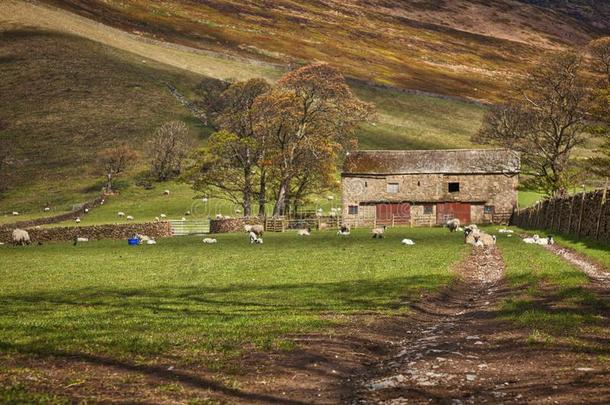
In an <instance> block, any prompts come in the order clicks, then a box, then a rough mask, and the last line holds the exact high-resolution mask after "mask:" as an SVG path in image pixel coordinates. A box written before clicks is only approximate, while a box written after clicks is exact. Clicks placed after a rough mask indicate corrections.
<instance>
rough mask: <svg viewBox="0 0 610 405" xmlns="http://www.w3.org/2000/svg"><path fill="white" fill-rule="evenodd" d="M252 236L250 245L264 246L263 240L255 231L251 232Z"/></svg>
mask: <svg viewBox="0 0 610 405" xmlns="http://www.w3.org/2000/svg"><path fill="white" fill-rule="evenodd" d="M249 235H250V243H251V244H252V243H258V244H262V243H263V238H261V237H260V236H259V235H257V234H256V233H255V232H254V231H250V232H249Z"/></svg>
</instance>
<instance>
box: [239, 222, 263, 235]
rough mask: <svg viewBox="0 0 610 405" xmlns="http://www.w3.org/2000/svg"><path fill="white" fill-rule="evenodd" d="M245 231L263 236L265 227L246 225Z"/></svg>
mask: <svg viewBox="0 0 610 405" xmlns="http://www.w3.org/2000/svg"><path fill="white" fill-rule="evenodd" d="M244 231H246V233H250V232H254V233H255V234H256V236H257V237H261V236H263V233H264V232H265V227H264V226H263V225H244Z"/></svg>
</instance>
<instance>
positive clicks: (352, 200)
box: [342, 174, 518, 222]
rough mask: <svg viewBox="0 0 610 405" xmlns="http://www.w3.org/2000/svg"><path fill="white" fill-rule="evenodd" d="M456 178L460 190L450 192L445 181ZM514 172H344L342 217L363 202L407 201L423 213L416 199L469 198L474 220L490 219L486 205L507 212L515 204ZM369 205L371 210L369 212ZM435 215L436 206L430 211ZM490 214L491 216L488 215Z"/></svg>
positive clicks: (451, 199)
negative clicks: (394, 187) (391, 187)
mask: <svg viewBox="0 0 610 405" xmlns="http://www.w3.org/2000/svg"><path fill="white" fill-rule="evenodd" d="M454 182H457V183H459V184H460V191H459V192H454V193H450V192H449V191H448V190H449V188H448V184H449V183H454ZM388 183H397V184H398V192H397V193H389V192H388V190H387V185H388ZM517 186H518V176H517V175H504V174H464V175H443V174H413V175H388V176H377V175H369V176H355V175H349V176H346V175H344V176H343V178H342V201H343V209H342V213H343V217H344V218H350V217H351V216H350V215H349V211H348V207H349V206H350V205H359V204H360V203H362V202H410V203H411V204H412V215H419V214H420V212H419V211H420V210H421V211H422V212H421V215H423V205H420V204H418V203H437V202H469V203H472V204H473V205H472V211H471V217H472V219H473V221H475V220H476V221H480V222H484V221H485V220H487V219H489V220H491V215H489V214H484V212H483V209H484V206H485V205H493V206H494V207H495V211H496V212H501V213H510V212H512V211H513V209H514V208H515V207H516V206H517ZM362 208H365V207H362V206H360V208H359V213H358V215H373V216H374V209H375V207H374V206H369V207H366V208H367V209H366V210H362ZM370 209H372V211H373V212H372V213H371V212H369V211H370ZM430 216H431V217H432V216H436V207H434V211H433V214H432V215H430ZM487 216H489V217H490V218H487Z"/></svg>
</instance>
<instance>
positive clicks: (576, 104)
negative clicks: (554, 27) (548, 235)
mask: <svg viewBox="0 0 610 405" xmlns="http://www.w3.org/2000/svg"><path fill="white" fill-rule="evenodd" d="M581 64H582V59H581V57H580V56H579V55H578V54H576V53H572V52H564V53H559V54H555V55H552V56H550V57H548V58H546V59H545V60H544V61H543V62H542V63H541V64H540V65H539V66H536V67H534V68H533V69H532V70H530V71H529V72H528V75H527V78H526V79H525V81H524V83H523V84H522V85H521V86H520V87H518V88H517V89H515V90H516V93H518V94H519V96H518V97H516V98H513V99H510V100H508V101H507V102H506V103H504V104H502V105H500V106H497V107H495V108H492V109H491V110H490V111H489V112H488V113H487V114H486V116H485V118H484V120H483V125H482V128H481V130H480V131H479V132H478V134H476V135H475V136H474V138H473V140H474V141H476V142H479V143H483V144H493V145H499V146H502V147H507V148H511V149H514V150H516V151H519V152H521V155H522V160H523V163H524V166H525V167H526V168H527V169H528V171H527V174H530V175H531V176H532V179H533V180H534V181H533V183H534V184H535V185H536V186H538V187H540V188H542V189H543V190H545V191H546V192H547V193H549V194H551V195H555V194H558V195H562V194H565V193H566V192H567V188H568V185H569V184H568V183H569V170H568V169H569V166H568V165H569V161H570V157H571V154H572V152H573V150H574V148H575V147H576V146H578V145H580V144H582V143H583V141H584V139H585V138H584V132H585V130H586V129H587V128H588V110H589V109H590V107H591V105H590V101H591V94H590V92H589V85H588V83H587V81H586V80H585V79H584V77H583V74H582V72H581Z"/></svg>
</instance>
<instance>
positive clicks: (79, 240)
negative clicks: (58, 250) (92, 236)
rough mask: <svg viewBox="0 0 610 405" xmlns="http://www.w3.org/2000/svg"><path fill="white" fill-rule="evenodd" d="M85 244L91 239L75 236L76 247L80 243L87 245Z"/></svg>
mask: <svg viewBox="0 0 610 405" xmlns="http://www.w3.org/2000/svg"><path fill="white" fill-rule="evenodd" d="M85 242H89V238H81V237H79V236H75V237H74V243H73V245H74V246H76V245H78V244H79V243H85Z"/></svg>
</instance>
